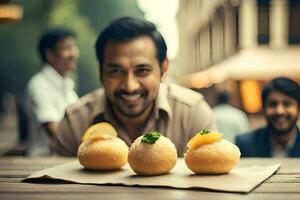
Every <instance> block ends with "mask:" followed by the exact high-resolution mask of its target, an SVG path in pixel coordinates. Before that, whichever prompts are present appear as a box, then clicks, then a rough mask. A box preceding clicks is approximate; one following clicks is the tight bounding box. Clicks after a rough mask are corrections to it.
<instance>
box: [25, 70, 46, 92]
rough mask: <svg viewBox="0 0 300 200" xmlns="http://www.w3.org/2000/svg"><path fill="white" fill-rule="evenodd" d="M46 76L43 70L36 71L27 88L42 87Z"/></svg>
mask: <svg viewBox="0 0 300 200" xmlns="http://www.w3.org/2000/svg"><path fill="white" fill-rule="evenodd" d="M45 83H46V77H45V76H44V75H43V73H42V71H41V70H40V71H38V72H37V73H35V74H34V75H33V76H32V77H31V78H30V80H29V81H28V83H27V88H28V89H30V88H34V87H41V85H45Z"/></svg>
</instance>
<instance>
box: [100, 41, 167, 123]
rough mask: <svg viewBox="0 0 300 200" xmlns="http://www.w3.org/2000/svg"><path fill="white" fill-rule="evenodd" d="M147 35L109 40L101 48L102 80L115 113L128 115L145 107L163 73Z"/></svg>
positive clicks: (155, 93)
mask: <svg viewBox="0 0 300 200" xmlns="http://www.w3.org/2000/svg"><path fill="white" fill-rule="evenodd" d="M167 67H168V66H167V61H165V62H164V63H163V67H162V71H161V69H160V65H159V62H158V60H157V57H156V48H155V46H154V43H153V41H152V40H151V38H149V37H147V36H141V37H138V38H136V39H133V40H130V41H126V42H114V41H109V42H108V43H107V45H106V47H105V49H104V56H103V66H102V75H101V78H102V84H103V86H104V88H105V93H106V96H107V98H108V99H109V101H110V102H111V104H112V107H113V110H114V111H115V112H116V114H117V115H122V116H124V117H128V118H135V117H139V116H141V115H142V114H143V113H145V111H149V110H150V109H151V108H152V106H153V104H154V100H155V98H156V96H157V94H158V90H159V84H160V82H161V80H162V79H163V78H164V76H165V75H166V71H167Z"/></svg>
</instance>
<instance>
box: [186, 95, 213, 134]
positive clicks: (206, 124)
mask: <svg viewBox="0 0 300 200" xmlns="http://www.w3.org/2000/svg"><path fill="white" fill-rule="evenodd" d="M190 123H191V124H190V127H191V131H189V133H190V134H189V138H192V137H193V136H194V135H195V133H197V132H200V131H201V130H203V129H208V130H211V131H217V130H218V129H217V126H216V123H215V119H214V117H213V112H212V109H211V108H210V106H209V105H208V104H207V102H206V101H205V100H204V99H199V101H198V102H197V104H196V105H194V106H193V107H192V109H191V117H190Z"/></svg>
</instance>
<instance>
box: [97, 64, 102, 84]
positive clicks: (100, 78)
mask: <svg viewBox="0 0 300 200" xmlns="http://www.w3.org/2000/svg"><path fill="white" fill-rule="evenodd" d="M98 74H99V81H100V83H101V84H102V85H103V80H102V77H103V74H102V72H101V66H100V65H99V66H98Z"/></svg>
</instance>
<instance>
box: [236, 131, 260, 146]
mask: <svg viewBox="0 0 300 200" xmlns="http://www.w3.org/2000/svg"><path fill="white" fill-rule="evenodd" d="M265 129H266V128H265V127H264V128H258V129H255V130H253V131H250V132H248V133H245V134H242V135H238V136H237V137H236V141H237V143H245V142H246V143H247V142H249V141H253V140H255V138H257V137H259V136H261V135H263V134H264V131H265Z"/></svg>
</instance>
